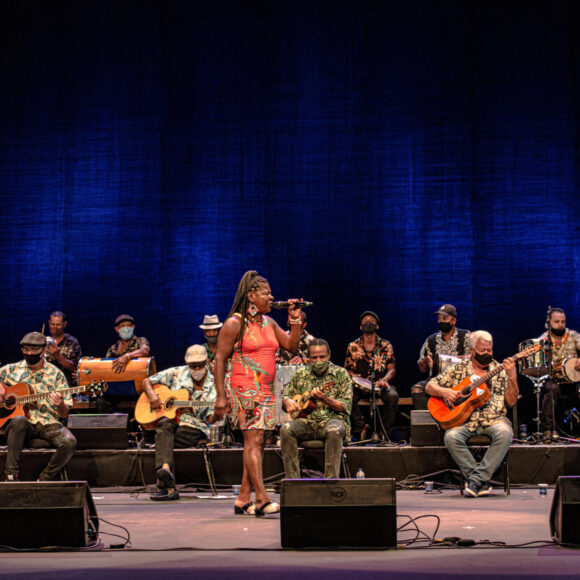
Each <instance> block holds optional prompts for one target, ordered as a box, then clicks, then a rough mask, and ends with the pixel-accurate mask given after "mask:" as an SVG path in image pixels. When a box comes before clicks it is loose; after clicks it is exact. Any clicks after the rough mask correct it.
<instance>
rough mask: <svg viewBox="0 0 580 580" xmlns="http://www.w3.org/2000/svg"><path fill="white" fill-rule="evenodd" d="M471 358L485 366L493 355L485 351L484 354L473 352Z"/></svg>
mask: <svg viewBox="0 0 580 580" xmlns="http://www.w3.org/2000/svg"><path fill="white" fill-rule="evenodd" d="M473 358H474V359H475V360H476V361H477V362H478V363H479V364H480V365H482V366H484V367H487V366H489V363H490V362H491V361H492V360H493V356H492V355H490V354H489V353H487V352H486V353H485V354H479V353H477V352H476V353H475V354H474V355H473Z"/></svg>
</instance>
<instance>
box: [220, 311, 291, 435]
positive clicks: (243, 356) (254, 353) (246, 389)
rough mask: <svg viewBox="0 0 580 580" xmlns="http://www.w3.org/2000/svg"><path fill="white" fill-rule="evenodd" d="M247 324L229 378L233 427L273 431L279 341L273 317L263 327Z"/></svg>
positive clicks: (267, 319)
mask: <svg viewBox="0 0 580 580" xmlns="http://www.w3.org/2000/svg"><path fill="white" fill-rule="evenodd" d="M234 316H236V315H235V314H234ZM246 324H247V326H246V328H245V330H244V336H243V337H242V340H241V341H238V342H237V343H236V345H235V347H234V353H233V355H232V357H231V359H230V361H229V365H228V373H227V376H226V392H227V395H228V399H229V402H230V405H231V407H232V419H233V426H234V428H236V429H273V428H274V427H275V425H276V397H275V394H274V380H275V378H276V359H275V355H276V351H277V350H278V346H279V345H278V341H277V339H276V335H275V333H274V326H273V324H272V321H271V320H270V319H269V318H267V317H265V316H264V317H263V318H262V324H257V323H256V322H254V321H251V320H247V321H246ZM240 343H241V344H240Z"/></svg>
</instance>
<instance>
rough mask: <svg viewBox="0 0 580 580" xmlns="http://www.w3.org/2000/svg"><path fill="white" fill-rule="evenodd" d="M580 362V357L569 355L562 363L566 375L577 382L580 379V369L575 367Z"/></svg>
mask: <svg viewBox="0 0 580 580" xmlns="http://www.w3.org/2000/svg"><path fill="white" fill-rule="evenodd" d="M577 364H578V357H576V356H569V357H567V358H565V359H564V362H563V364H562V370H563V371H564V376H565V377H566V378H567V379H568V380H569V381H570V382H571V383H577V382H579V381H580V371H577V370H576V369H575V368H574V367H575V366H576V365H577Z"/></svg>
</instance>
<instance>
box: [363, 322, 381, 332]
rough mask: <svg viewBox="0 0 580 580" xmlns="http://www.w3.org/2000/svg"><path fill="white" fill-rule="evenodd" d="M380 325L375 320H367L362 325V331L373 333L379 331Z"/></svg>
mask: <svg viewBox="0 0 580 580" xmlns="http://www.w3.org/2000/svg"><path fill="white" fill-rule="evenodd" d="M377 328H378V326H377V325H376V324H375V323H374V322H365V323H364V324H363V325H362V331H363V333H364V334H372V333H373V332H376V331H377Z"/></svg>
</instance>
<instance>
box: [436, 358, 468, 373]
mask: <svg viewBox="0 0 580 580" xmlns="http://www.w3.org/2000/svg"><path fill="white" fill-rule="evenodd" d="M437 356H438V358H439V374H440V375H442V374H443V373H444V372H445V371H446V370H447V369H448V368H449V367H452V366H453V365H456V364H457V363H459V362H461V360H462V359H461V358H460V357H458V356H453V355H451V354H439V355H437Z"/></svg>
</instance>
